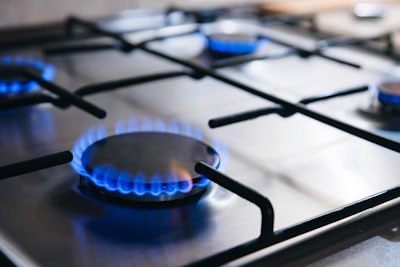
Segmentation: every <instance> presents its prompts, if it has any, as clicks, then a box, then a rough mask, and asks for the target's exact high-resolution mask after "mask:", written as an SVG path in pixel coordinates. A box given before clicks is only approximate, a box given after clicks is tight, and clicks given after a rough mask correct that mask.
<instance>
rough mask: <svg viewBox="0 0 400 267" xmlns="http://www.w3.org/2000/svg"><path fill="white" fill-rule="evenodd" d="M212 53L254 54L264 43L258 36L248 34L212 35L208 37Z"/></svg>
mask: <svg viewBox="0 0 400 267" xmlns="http://www.w3.org/2000/svg"><path fill="white" fill-rule="evenodd" d="M207 42H208V48H209V49H210V51H212V52H215V53H218V54H223V55H244V54H252V53H254V52H255V51H256V50H257V48H258V47H259V46H260V44H261V43H262V42H263V41H262V40H261V39H260V38H259V37H258V36H256V35H253V34H247V33H212V34H209V35H207Z"/></svg>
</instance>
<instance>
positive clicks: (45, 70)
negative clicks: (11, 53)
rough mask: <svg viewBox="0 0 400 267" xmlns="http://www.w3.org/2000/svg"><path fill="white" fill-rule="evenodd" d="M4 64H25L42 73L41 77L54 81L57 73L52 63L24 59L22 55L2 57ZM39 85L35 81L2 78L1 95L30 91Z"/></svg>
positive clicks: (1, 62) (1, 61) (1, 60)
mask: <svg viewBox="0 0 400 267" xmlns="http://www.w3.org/2000/svg"><path fill="white" fill-rule="evenodd" d="M0 65H3V66H25V67H29V68H34V69H36V70H38V71H39V72H40V73H41V78H42V79H43V80H45V81H52V80H53V78H54V75H55V68H54V66H52V65H50V64H45V63H44V62H43V61H40V60H33V59H24V58H22V57H14V58H13V57H8V56H6V57H3V58H1V59H0ZM37 87H38V84H37V83H36V82H34V81H26V82H21V81H18V80H0V95H5V94H16V93H19V92H28V91H31V90H33V89H35V88H37Z"/></svg>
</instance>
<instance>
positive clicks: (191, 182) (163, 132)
mask: <svg viewBox="0 0 400 267" xmlns="http://www.w3.org/2000/svg"><path fill="white" fill-rule="evenodd" d="M133 125H135V127H133ZM142 129H145V130H142ZM200 140H201V132H200V131H199V130H196V129H195V128H193V127H191V126H189V125H188V124H185V123H177V122H175V121H172V122H170V123H165V122H162V121H161V120H149V119H144V120H142V121H141V122H139V121H136V120H131V121H129V122H128V123H122V122H119V123H117V124H116V127H115V135H111V136H108V135H107V131H106V129H105V127H98V128H97V129H91V130H89V131H87V132H86V133H85V134H84V135H83V136H82V137H81V138H80V139H79V140H78V142H76V144H75V146H74V148H73V151H72V152H73V154H74V160H73V162H72V163H71V165H72V167H73V168H74V169H75V171H76V172H77V173H79V174H80V175H81V177H82V179H81V181H84V182H85V183H84V184H85V185H88V186H90V187H95V188H97V189H99V190H100V191H101V193H105V194H107V195H112V196H115V197H118V198H123V199H128V200H135V201H146V202H155V201H170V200H176V199H183V198H186V197H188V196H191V195H194V194H197V193H199V192H204V190H205V189H206V188H207V187H208V185H209V184H210V181H209V180H208V179H206V178H205V177H202V176H200V175H198V174H197V173H195V171H194V165H195V163H196V162H197V161H205V162H207V163H208V164H210V165H212V166H214V167H215V168H219V167H220V160H219V159H220V158H219V154H218V153H217V152H216V151H215V150H214V149H213V148H211V147H209V146H207V145H205V144H204V143H202V142H201V141H200ZM141 143H144V144H146V145H145V146H143V145H141ZM152 143H154V144H153V145H152ZM165 143H167V144H169V145H168V146H167V147H166V148H165V149H166V151H164V152H166V154H167V155H169V156H166V157H167V158H163V157H161V159H154V158H160V157H159V156H157V157H154V155H156V154H157V155H158V154H159V152H160V151H159V150H160V147H164V145H165ZM214 143H215V142H214ZM116 144H117V146H116ZM121 144H122V145H121ZM144 147H146V149H144ZM179 147H183V148H184V149H183V150H182V151H180V150H179ZM187 148H189V149H188V150H189V151H191V152H190V153H189V152H185V150H186V149H187ZM218 148H219V150H220V151H221V152H222V153H224V152H225V151H224V149H223V146H221V145H220V144H219V146H218ZM110 150H111V151H116V158H118V159H121V160H116V159H115V156H114V154H113V155H112V156H110V155H109V154H112V153H107V151H110ZM147 150H149V152H146V151H147ZM132 151H135V153H132ZM168 151H169V152H168ZM171 151H172V152H171ZM193 151H195V152H193ZM199 151H200V152H199ZM161 152H162V151H161ZM164 152H163V153H162V154H164ZM193 153H195V154H193ZM136 154H137V155H136ZM180 154H182V155H180ZM100 155H101V156H100ZM138 155H141V156H138ZM142 156H143V158H144V159H142ZM104 157H105V158H104ZM152 158H153V159H152ZM123 159H129V160H128V161H126V160H123ZM146 159H152V163H151V164H149V163H147V161H149V160H146ZM187 159H190V160H187ZM121 161H123V162H124V163H121ZM153 161H155V165H156V166H158V167H157V168H156V170H153V169H152V168H153V167H150V166H151V165H153ZM110 162H111V164H110ZM127 162H128V163H127ZM121 164H122V165H121ZM138 166H140V167H138ZM191 170H192V171H191Z"/></svg>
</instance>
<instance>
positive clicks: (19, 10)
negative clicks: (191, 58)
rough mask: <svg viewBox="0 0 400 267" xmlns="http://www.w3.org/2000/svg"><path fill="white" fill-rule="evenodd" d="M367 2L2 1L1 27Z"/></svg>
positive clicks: (307, 8)
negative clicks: (157, 11)
mask: <svg viewBox="0 0 400 267" xmlns="http://www.w3.org/2000/svg"><path fill="white" fill-rule="evenodd" d="M366 1H368V0H364V1H360V0H330V1H325V0H84V1H82V0H69V1H54V0H1V2H0V28H5V27H8V28H9V27H14V26H21V25H34V24H42V23H46V22H54V21H60V20H62V19H64V18H65V17H67V16H68V15H71V14H74V15H80V16H85V17H93V18H95V17H101V16H105V15H110V14H116V13H118V12H120V11H122V10H127V9H148V8H166V7H170V6H179V7H181V6H182V7H188V6H189V7H202V8H204V7H208V6H231V5H244V4H246V5H247V4H260V7H261V8H267V9H270V10H275V11H278V12H288V13H304V12H309V11H321V10H331V9H335V8H343V7H346V6H348V7H351V6H352V5H355V4H356V3H358V2H366ZM373 2H382V0H375V1H373ZM385 2H388V1H385ZM391 2H393V1H391Z"/></svg>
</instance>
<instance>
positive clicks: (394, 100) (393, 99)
mask: <svg viewBox="0 0 400 267" xmlns="http://www.w3.org/2000/svg"><path fill="white" fill-rule="evenodd" d="M378 99H379V101H381V102H384V103H388V104H400V96H398V95H392V94H385V93H382V92H378Z"/></svg>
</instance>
